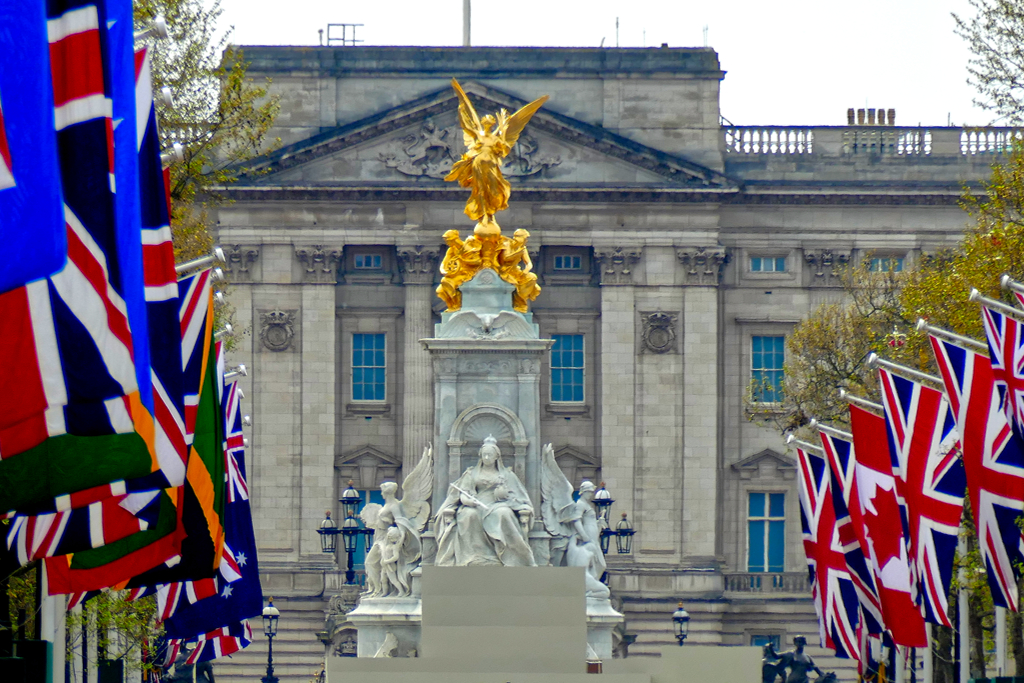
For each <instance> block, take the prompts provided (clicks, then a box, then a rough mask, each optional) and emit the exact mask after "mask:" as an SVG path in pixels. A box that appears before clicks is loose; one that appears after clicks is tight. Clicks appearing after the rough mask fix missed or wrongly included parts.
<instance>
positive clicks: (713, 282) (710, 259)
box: [676, 247, 729, 287]
mask: <svg viewBox="0 0 1024 683" xmlns="http://www.w3.org/2000/svg"><path fill="white" fill-rule="evenodd" d="M676 257H677V258H678V259H679V262H680V263H682V264H683V266H684V267H685V268H686V275H685V280H684V284H687V285H707V286H712V287H714V286H717V285H719V284H720V283H721V282H722V275H723V273H724V272H725V264H726V263H728V262H729V255H728V254H727V253H726V251H725V249H722V248H721V247H696V248H686V249H678V250H677V251H676Z"/></svg>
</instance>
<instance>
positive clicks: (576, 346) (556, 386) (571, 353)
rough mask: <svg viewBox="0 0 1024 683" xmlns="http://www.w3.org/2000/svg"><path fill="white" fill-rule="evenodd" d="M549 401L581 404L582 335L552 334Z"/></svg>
mask: <svg viewBox="0 0 1024 683" xmlns="http://www.w3.org/2000/svg"><path fill="white" fill-rule="evenodd" d="M551 338H552V339H554V340H555V344H554V346H552V347H551V401H552V402H553V403H557V402H573V403H582V402H583V335H582V334H553V335H551Z"/></svg>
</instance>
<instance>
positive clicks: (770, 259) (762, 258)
mask: <svg viewBox="0 0 1024 683" xmlns="http://www.w3.org/2000/svg"><path fill="white" fill-rule="evenodd" d="M755 260H757V261H758V267H757V268H754V261H755ZM787 260H788V258H787V257H786V256H772V255H770V254H768V255H765V254H750V255H748V256H747V266H748V270H749V272H751V273H758V274H760V275H777V274H784V273H788V272H789V269H788V268H787V267H786V266H787V264H786V261H787ZM779 261H782V268H781V269H779V268H778V265H779ZM766 262H767V263H771V264H772V268H771V270H766V269H765V268H764V267H763V266H764V264H765V263H766Z"/></svg>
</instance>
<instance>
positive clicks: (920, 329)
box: [914, 318, 928, 332]
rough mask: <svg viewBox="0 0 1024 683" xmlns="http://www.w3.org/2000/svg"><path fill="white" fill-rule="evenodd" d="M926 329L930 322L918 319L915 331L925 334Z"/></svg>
mask: <svg viewBox="0 0 1024 683" xmlns="http://www.w3.org/2000/svg"><path fill="white" fill-rule="evenodd" d="M926 327H928V321H927V320H925V319H924V318H918V319H917V324H916V325H914V329H916V330H917V331H918V332H924V330H925V328H926Z"/></svg>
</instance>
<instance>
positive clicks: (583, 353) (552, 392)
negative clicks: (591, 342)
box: [548, 332, 587, 405]
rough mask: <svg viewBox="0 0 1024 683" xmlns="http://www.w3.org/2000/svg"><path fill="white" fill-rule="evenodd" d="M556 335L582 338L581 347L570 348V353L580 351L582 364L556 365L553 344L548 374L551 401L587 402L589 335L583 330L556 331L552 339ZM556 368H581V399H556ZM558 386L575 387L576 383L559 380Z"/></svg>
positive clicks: (553, 402) (576, 403) (570, 403)
mask: <svg viewBox="0 0 1024 683" xmlns="http://www.w3.org/2000/svg"><path fill="white" fill-rule="evenodd" d="M556 337H579V339H580V348H579V349H578V350H577V349H575V348H573V349H570V350H569V352H570V353H576V352H578V353H579V354H580V362H581V365H579V366H576V365H558V366H556V365H555V357H554V355H553V354H554V352H555V348H554V345H552V347H551V354H552V355H551V356H550V368H549V374H548V382H549V384H550V387H549V388H548V398H549V399H550V400H551V403H552V404H554V405H582V404H584V403H586V401H587V336H586V334H584V333H582V332H567V333H555V334H552V335H551V338H552V340H555V338H556ZM558 352H559V353H565V351H564V350H562V349H559V351H558ZM556 370H579V371H580V372H581V375H580V383H579V387H580V398H579V399H575V398H573V399H569V400H565V399H561V400H556V399H555V386H556V382H555V371H556ZM558 386H559V387H564V386H569V387H575V383H572V384H569V385H565V384H564V383H561V382H559V383H558Z"/></svg>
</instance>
